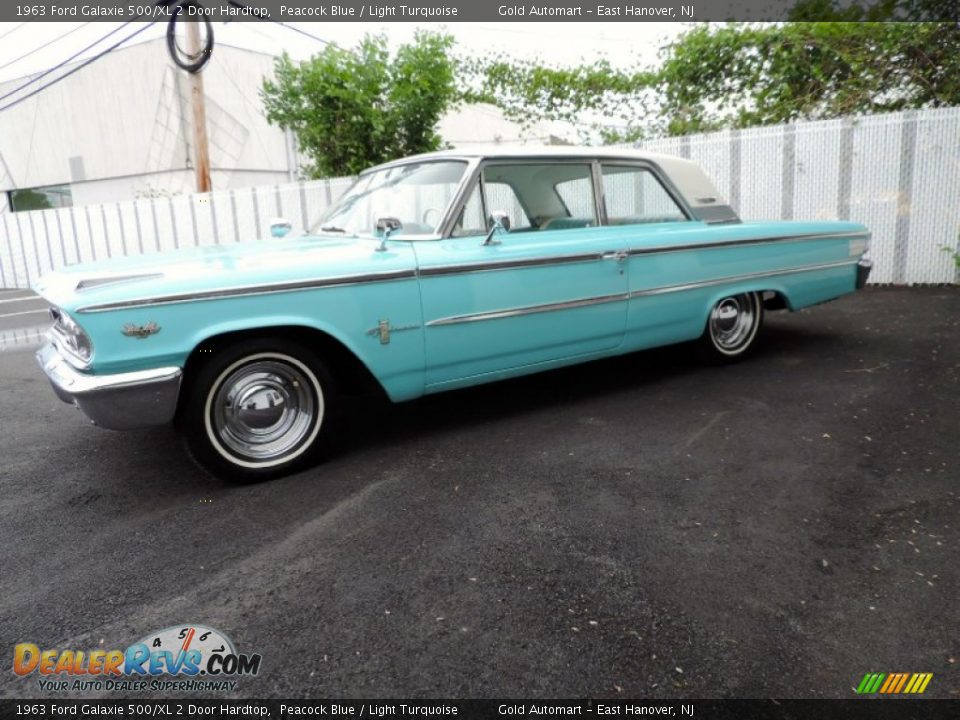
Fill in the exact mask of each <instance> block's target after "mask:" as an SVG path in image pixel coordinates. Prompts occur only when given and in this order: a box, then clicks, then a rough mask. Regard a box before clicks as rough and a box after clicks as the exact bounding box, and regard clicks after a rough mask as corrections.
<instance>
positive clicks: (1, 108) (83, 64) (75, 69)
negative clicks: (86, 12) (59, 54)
mask: <svg viewBox="0 0 960 720" xmlns="http://www.w3.org/2000/svg"><path fill="white" fill-rule="evenodd" d="M132 22H135V21H134V20H130V21H128V22H127V23H124V25H122V26H121V27H120V28H116V29H115V30H114V31H113V32H111V33H108V34H107V35H106V36H104V37H103V38H101V39H100V40H99V41H98V42H102V41H103V40H105V39H106V38H107V37H109V36H110V35H112V34H113V33H115V32H116V31H117V30H120V29H121V28H123V27H126V26H127V25H129V24H130V23H132ZM153 24H154V21H151V22H148V23H146V24H144V26H143V27H142V28H140V29H139V30H136V31H134V32H132V33H130V34H129V35H127V36H126V37H124V38H123V39H121V40H119V41H118V42H115V43H114V44H113V45H111V46H110V47H108V48H107V49H106V50H102V51H100V52H99V53H97V54H96V55H94V56H92V57H90V58H87V59H86V60H84V61H83V62H81V63H78V64H77V65H75V66H74V67H72V68H70V69H69V70H68V71H67V72H65V73H64V74H63V75H58V76H57V77H55V78H54V79H53V80H51V81H50V82H48V83H46V84H44V85H41V86H40V87H38V88H36V89H35V90H32V91H31V92H29V93H27V94H26V95H24V96H23V97H20V98H17V99H16V100H13V101H11V102H9V103H7V104H6V105H3V106H0V112H3V111H4V110H9V109H10V108H13V107H16V106H17V105H19V104H20V103H22V102H24V101H26V100H28V99H30V98H32V97H33V96H34V95H37V94H38V93H41V92H43V91H44V90H46V89H47V88H49V87H51V86H53V85H56V84H57V83H58V82H60V81H61V80H66V79H67V78H68V77H70V76H71V75H73V74H74V73H76V72H79V71H80V70H83V68H85V67H87V66H88V65H90V64H92V63H95V62H96V61H97V60H99V59H100V58H102V57H103V56H104V55H107V54H109V53H111V52H113V51H114V50H116V49H117V48H118V47H120V46H121V45H123V44H124V43H125V42H127V41H128V40H132V39H133V38H135V37H136V36H137V35H139V34H140V33H142V32H144V31H146V30H149V29H150V28H151V27H152V26H153ZM72 57H76V55H73V56H72ZM67 62H69V60H68V61H64V62H62V63H59V64H58V65H56V66H54V67H53V68H50V70H47V71H46V72H44V73H43V75H42V76H41V77H45V76H46V75H49V74H50V73H51V72H53V71H54V70H57V69H59V68H61V67H63V66H64V65H65V64H66V63H67ZM38 79H39V78H38ZM28 84H30V83H24V85H22V86H20V87H19V88H17V89H15V90H13V91H12V92H9V93H7V94H6V95H2V96H0V100H3V99H4V98H6V97H9V96H10V95H13V94H15V93H17V92H19V91H20V90H22V89H23V87H25V86H26V85H28Z"/></svg>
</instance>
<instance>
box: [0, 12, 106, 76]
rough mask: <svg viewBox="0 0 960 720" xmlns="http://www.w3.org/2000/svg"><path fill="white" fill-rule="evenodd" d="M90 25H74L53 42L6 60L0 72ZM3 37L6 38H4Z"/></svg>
mask: <svg viewBox="0 0 960 720" xmlns="http://www.w3.org/2000/svg"><path fill="white" fill-rule="evenodd" d="M91 24H93V22H92V21H90V22H85V23H80V24H79V25H74V26H73V27H72V28H70V29H69V30H67V31H66V32H65V33H63V34H62V35H57V37H55V38H53V40H48V41H47V42H45V43H44V44H43V45H38V46H37V47H35V48H33V49H32V50H28V51H27V52H25V53H24V54H23V55H21V56H20V57H17V58H14V59H13V60H8V61H7V62H5V63H4V64H3V65H0V70H3V69H4V68H6V67H10V66H11V65H13V64H15V63H18V62H20V61H21V60H25V59H26V58H28V57H30V56H31V55H33V54H34V53H38V52H40V51H41V50H43V49H44V48H48V47H50V46H51V45H53V44H54V43H55V42H59V41H60V40H63V39H64V38H65V37H67V36H68V35H72V34H73V33H75V32H76V31H77V30H81V29H83V28H85V27H86V26H87V25H91ZM11 32H12V31H11ZM4 37H6V36H4Z"/></svg>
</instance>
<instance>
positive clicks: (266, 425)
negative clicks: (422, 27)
mask: <svg viewBox="0 0 960 720" xmlns="http://www.w3.org/2000/svg"><path fill="white" fill-rule="evenodd" d="M868 238H869V234H868V232H867V230H866V228H864V227H863V226H861V225H856V224H852V223H848V222H741V221H740V219H739V218H738V217H737V215H736V214H735V213H734V211H733V210H732V209H731V208H730V207H729V206H728V205H726V204H724V203H723V201H722V200H720V199H719V198H718V197H717V192H716V190H715V189H714V187H713V185H712V183H711V182H710V180H709V179H708V178H707V177H706V176H705V175H704V173H703V172H702V171H701V170H700V169H699V167H697V166H696V165H695V164H694V163H692V162H690V161H688V160H682V159H679V158H673V157H665V156H658V155H651V154H646V153H641V152H634V151H629V150H597V149H591V148H566V149H553V148H539V149H536V150H527V149H524V150H518V151H512V150H510V151H504V150H498V151H496V152H491V153H483V152H460V151H446V152H440V153H433V154H428V155H421V156H417V157H412V158H407V159H404V160H399V161H396V162H392V163H388V164H385V165H381V166H379V167H375V168H373V169H371V170H368V171H367V172H365V173H363V174H362V175H360V177H359V179H358V180H357V182H356V184H355V185H353V187H352V188H351V189H350V190H349V191H348V192H347V193H346V194H345V195H344V196H343V197H342V198H341V199H340V201H339V202H338V203H337V204H336V205H335V207H333V208H331V209H330V211H329V212H328V213H327V214H326V216H325V217H324V219H323V220H322V221H321V222H320V223H319V224H318V225H317V227H316V228H314V229H312V231H310V232H309V233H308V234H306V235H303V236H301V237H296V238H283V239H279V240H268V241H263V242H256V243H248V244H238V245H231V246H217V247H198V248H196V249H193V250H188V251H178V252H174V253H169V254H166V255H153V256H144V257H138V258H125V259H120V260H115V261H112V262H109V263H107V264H103V265H86V266H84V265H81V266H74V267H69V268H67V269H65V270H62V271H59V272H54V273H50V274H48V275H46V276H44V277H43V278H42V279H41V280H40V282H39V283H38V284H37V286H36V290H37V291H38V292H39V293H40V294H41V295H42V296H43V297H44V298H46V299H47V301H48V302H49V303H50V304H51V305H52V309H51V313H52V314H53V317H54V319H55V324H54V326H53V328H52V330H51V332H50V336H49V339H50V342H49V343H48V344H47V345H46V346H45V347H44V348H43V349H42V350H41V351H40V352H39V353H38V355H39V360H40V363H41V365H42V366H43V369H44V370H45V372H46V374H47V375H48V376H49V378H50V380H51V382H52V384H53V388H54V390H55V391H56V393H57V395H58V396H59V397H60V398H61V399H63V400H65V401H67V402H71V403H76V404H77V405H78V406H79V407H80V409H81V410H83V411H84V412H85V413H86V414H87V415H88V416H89V417H90V418H91V419H93V421H94V422H96V423H97V424H99V425H102V426H103V427H106V428H113V429H127V428H140V427H144V426H149V425H154V424H158V423H166V422H170V421H174V422H175V423H176V425H177V427H178V428H179V430H180V432H181V434H182V437H183V439H184V441H185V444H186V446H187V448H188V449H189V451H190V453H191V455H192V456H193V457H194V458H195V459H196V460H197V461H198V462H199V464H200V465H201V466H203V467H204V468H206V469H208V470H210V471H212V472H213V473H215V474H217V475H220V476H223V477H227V478H231V479H236V480H251V479H258V478H265V477H270V476H274V475H278V474H281V473H286V472H290V471H291V470H293V469H295V468H298V467H303V466H304V465H305V464H306V463H308V462H309V461H310V460H312V459H314V458H315V457H316V456H317V454H318V452H321V451H322V450H323V449H324V448H325V447H327V446H329V444H330V440H331V433H332V431H333V430H334V428H335V426H336V420H337V415H338V409H339V407H340V405H341V402H342V398H343V397H344V394H345V391H347V390H349V389H350V388H351V387H353V386H354V385H355V384H356V383H357V382H358V379H362V378H367V379H369V378H371V377H372V378H373V379H374V380H375V381H376V382H377V383H378V384H379V385H380V386H381V387H382V388H383V390H384V391H385V392H386V394H387V395H388V396H389V397H390V398H391V399H393V400H395V401H400V400H408V399H411V398H416V397H418V396H420V395H423V394H425V393H434V392H438V391H441V390H448V389H452V388H459V387H464V386H467V385H475V384H478V383H483V382H488V381H491V380H498V379H501V378H506V377H511V376H515V375H521V374H524V373H531V372H536V371H539V370H546V369H549V368H555V367H558V366H561V365H567V364H571V363H577V362H582V361H586V360H592V359H595V358H600V357H605V356H609V355H616V354H621V353H628V352H633V351H635V350H640V349H642V348H650V347H654V346H657V345H666V344H669V343H677V342H682V341H688V340H696V339H698V338H699V343H700V347H701V349H702V350H703V352H704V353H705V354H707V355H708V356H711V357H712V358H714V359H718V360H728V359H734V358H738V357H740V356H742V355H743V354H744V353H746V352H747V351H748V350H749V349H750V347H751V345H752V344H753V343H754V340H755V339H756V337H757V332H758V331H759V329H760V325H761V321H762V319H763V313H764V309H765V307H766V308H767V309H772V308H788V309H790V310H796V309H797V308H802V307H806V306H809V305H814V304H816V303H822V302H824V301H827V300H831V299H833V298H836V297H839V296H841V295H844V294H845V293H850V292H853V291H854V290H856V289H857V288H859V287H861V286H862V285H863V284H864V282H865V280H866V276H867V273H868V271H869V268H870V264H869V261H867V260H865V259H864V258H863V256H864V253H865V252H866V250H867V243H868Z"/></svg>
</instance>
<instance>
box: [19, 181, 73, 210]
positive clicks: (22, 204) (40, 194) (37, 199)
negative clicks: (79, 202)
mask: <svg viewBox="0 0 960 720" xmlns="http://www.w3.org/2000/svg"><path fill="white" fill-rule="evenodd" d="M7 200H8V201H9V204H10V210H11V211H12V212H26V211H27V210H51V209H56V208H65V207H71V206H72V205H73V195H72V194H71V193H70V186H69V185H48V186H47V187H40V188H30V189H26V190H11V191H10V192H8V193H7Z"/></svg>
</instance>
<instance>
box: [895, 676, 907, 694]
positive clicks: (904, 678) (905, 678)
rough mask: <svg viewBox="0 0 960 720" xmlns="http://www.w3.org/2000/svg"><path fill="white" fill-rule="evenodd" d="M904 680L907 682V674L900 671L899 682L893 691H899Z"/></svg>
mask: <svg viewBox="0 0 960 720" xmlns="http://www.w3.org/2000/svg"><path fill="white" fill-rule="evenodd" d="M906 682H907V674H906V673H900V682H898V683H897V687H896V689H895V690H894V691H893V692H895V693H898V692H900V691H901V690H903V686H904V684H905V683H906Z"/></svg>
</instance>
